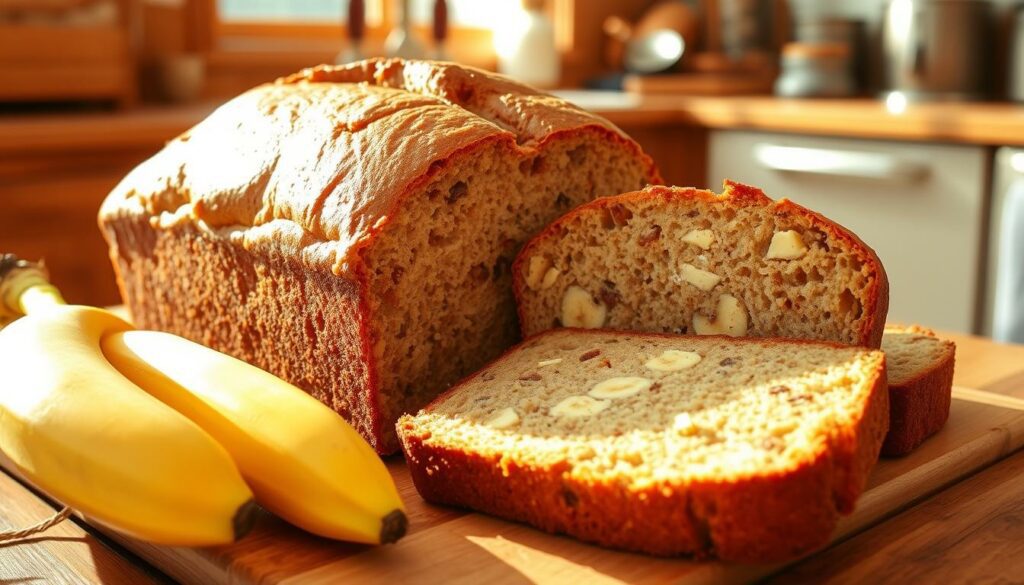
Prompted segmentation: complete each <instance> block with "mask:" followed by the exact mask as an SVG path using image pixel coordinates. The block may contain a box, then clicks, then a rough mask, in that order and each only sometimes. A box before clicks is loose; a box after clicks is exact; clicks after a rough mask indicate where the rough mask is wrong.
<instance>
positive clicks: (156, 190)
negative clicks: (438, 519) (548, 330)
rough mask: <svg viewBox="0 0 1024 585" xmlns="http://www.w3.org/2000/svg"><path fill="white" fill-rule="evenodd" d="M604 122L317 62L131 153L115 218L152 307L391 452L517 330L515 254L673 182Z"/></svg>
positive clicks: (103, 217) (428, 79) (408, 66)
mask: <svg viewBox="0 0 1024 585" xmlns="http://www.w3.org/2000/svg"><path fill="white" fill-rule="evenodd" d="M658 181H659V176H658V172H657V170H656V169H655V167H654V165H653V163H652V161H651V159H650V158H649V157H648V156H646V155H645V154H644V153H643V152H642V151H641V150H640V148H639V146H637V144H636V143H635V142H633V141H632V140H630V139H629V138H628V137H627V136H625V135H624V134H623V133H622V132H621V131H620V130H618V129H617V128H616V127H614V126H613V125H612V124H610V123H609V122H607V121H605V120H603V119H601V118H599V117H597V116H595V115H592V114H589V113H587V112H584V111H582V110H580V109H578V108H576V107H574V106H572V105H570V104H568V103H566V102H564V101H562V100H559V99H557V98H555V97H552V96H549V95H545V94H541V93H538V92H537V91H535V90H533V89H531V88H529V87H526V86H523V85H520V84H517V83H514V82H512V81H510V80H508V79H505V78H503V77H500V76H497V75H492V74H488V73H485V72H483V71H479V70H475V69H471V68H464V67H460V66H457V65H453V64H445V63H433V62H424V61H401V60H369V61H363V62H359V63H355V64H352V65H347V66H342V67H318V68H315V69H310V70H306V71H303V72H301V73H299V74H297V75H295V76H292V77H290V78H287V79H284V80H281V81H278V82H277V83H273V84H268V85H264V86H260V87H257V88H255V89H253V90H251V91H249V92H247V93H245V94H243V95H241V96H240V97H238V98H235V99H234V100H232V101H230V102H229V103H227V104H226V105H224V106H223V107H221V108H220V109H218V110H217V111H216V112H215V113H213V114H212V115H211V116H210V117H209V118H208V119H206V120H205V121H203V122H202V123H200V124H199V125H198V126H196V127H195V128H193V129H192V130H190V131H188V132H186V133H185V134H183V135H181V136H179V137H178V138H177V139H175V140H173V141H171V142H170V143H169V144H168V145H167V146H166V148H164V149H163V150H162V151H161V152H159V153H158V154H157V155H155V156H154V157H153V158H151V159H150V160H148V161H146V162H144V163H143V164H142V165H140V166H139V167H138V168H137V169H135V170H134V171H132V172H131V174H129V175H128V176H127V177H126V178H125V179H124V180H123V181H122V182H121V184H120V185H118V186H117V187H116V188H115V189H114V191H113V192H112V193H111V194H110V196H109V197H108V198H107V200H106V202H105V203H104V205H103V208H102V209H101V212H100V224H101V227H102V229H103V232H104V234H105V236H106V238H107V240H108V242H109V244H110V255H111V259H112V261H113V262H114V266H115V269H116V271H117V273H118V278H119V284H120V287H121V291H122V294H123V297H124V300H125V302H126V303H127V304H128V307H129V308H130V310H131V314H132V317H133V319H134V320H135V323H136V324H137V325H138V326H140V327H145V328H153V329H162V330H166V331H171V332H174V333H177V334H179V335H183V336H185V337H188V338H190V339H193V340H196V341H199V342H201V343H204V344H206V345H209V346H211V347H214V348H216V349H218V350H221V351H224V352H226V353H229V354H231V355H234V356H236V357H239V358H241V359H244V360H246V361H249V362H251V363H253V364H256V365H258V366H260V367H263V368H265V369H267V370H269V371H271V372H273V373H275V374H277V375H279V376H281V377H283V378H284V379H286V380H288V381H290V382H292V383H294V384H296V385H298V386H300V387H302V388H304V389H306V390H308V391H310V392H311V393H313V394H314V395H315V396H316V397H317V398H319V399H320V400H322V401H324V402H325V403H327V404H328V405H330V406H332V407H333V408H335V409H336V410H337V411H338V412H340V413H341V414H342V415H343V416H345V417H346V418H347V419H348V420H349V421H351V422H352V423H353V424H354V425H355V426H356V428H358V429H359V431H360V432H361V433H362V434H363V436H365V437H366V438H367V439H368V440H369V441H370V442H371V444H373V446H374V447H375V448H376V449H377V450H378V451H379V452H381V453H388V452H393V451H395V450H396V449H397V448H398V443H397V441H396V438H395V430H394V423H395V420H396V419H397V418H398V416H399V415H400V414H402V413H403V412H408V411H415V410H416V409H417V408H419V407H421V406H423V405H424V404H426V403H427V402H429V400H430V399H432V398H433V397H435V396H436V395H437V394H438V393H439V392H440V391H442V390H443V389H444V388H446V387H447V386H449V385H450V384H451V383H453V382H455V381H456V380H458V379H459V378H460V377H462V376H464V375H465V374H467V373H469V372H471V371H473V370H474V369H476V368H477V367H479V366H480V365H482V364H484V363H486V362H487V361H488V360H489V359H491V358H493V357H495V356H496V355H498V354H499V353H500V352H501V351H503V350H504V349H506V348H507V347H508V346H509V345H511V344H513V343H514V342H515V341H516V340H517V338H518V332H517V326H516V319H515V308H514V301H513V297H512V292H511V275H510V266H511V261H512V259H513V258H514V257H515V254H516V252H517V251H518V250H519V247H520V246H521V245H522V243H523V242H525V241H526V239H527V238H529V237H530V236H532V235H534V234H535V233H536V232H537V231H539V230H540V229H541V228H542V227H543V226H545V225H546V224H547V223H549V222H550V221H551V220H553V219H554V218H555V217H557V216H558V215H560V214H561V213H564V212H565V211H566V210H568V209H570V208H571V207H573V206H575V205H577V204H579V203H581V202H583V201H586V200H590V199H593V198H595V197H597V196H600V195H609V194H614V193H620V192H623V191H628V190H631V189H637V188H639V187H641V186H642V185H644V184H647V183H651V182H658Z"/></svg>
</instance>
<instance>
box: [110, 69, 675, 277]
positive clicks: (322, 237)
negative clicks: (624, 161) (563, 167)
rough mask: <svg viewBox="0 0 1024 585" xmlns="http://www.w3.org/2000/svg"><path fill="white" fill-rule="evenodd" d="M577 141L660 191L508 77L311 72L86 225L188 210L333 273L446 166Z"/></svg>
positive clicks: (582, 119)
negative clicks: (309, 245)
mask: <svg viewBox="0 0 1024 585" xmlns="http://www.w3.org/2000/svg"><path fill="white" fill-rule="evenodd" d="M585 131H590V132H597V133H599V134H600V135H601V136H602V138H605V139H608V140H611V141H614V142H618V143H620V144H621V145H623V146H624V147H626V148H628V149H629V150H631V151H632V152H633V153H634V154H635V155H636V156H637V157H638V158H641V159H643V160H644V161H645V164H646V165H647V169H648V175H649V177H650V179H651V181H652V182H657V181H659V180H660V176H659V175H658V172H657V169H656V167H655V166H654V163H653V161H652V160H651V159H650V157H648V156H647V155H645V154H643V152H642V151H641V149H640V147H639V146H638V145H637V144H636V143H635V142H633V141H632V140H630V139H629V138H628V137H626V136H625V135H624V134H623V133H622V131H621V130H619V129H618V128H616V127H615V126H614V125H613V124H611V123H610V122H608V121H607V120H604V119H603V118H601V117H599V116H596V115H594V114H591V113H589V112H586V111H584V110H581V109H579V108H577V107H576V106H573V105H572V104H569V103H568V102H565V101H563V100H560V99H558V98H555V97H553V96H550V95H547V94H542V93H539V92H538V91H537V90H535V89H533V88H530V87H528V86H525V85H522V84H519V83H515V82H513V81H511V80H509V79H506V78H503V77H500V76H497V75H494V74H491V73H487V72H484V71H480V70H477V69H473V68H468V67H463V66H459V65H455V64H451V63H437V62H430V61H403V60H401V59H370V60H366V61H361V62H357V63H352V64H349V65H344V66H326V65H322V66H319V67H315V68H312V69H307V70H304V71H302V72H300V73H298V74H295V75H292V76H290V77H288V78H285V79H282V80H279V81H278V82H277V83H273V84H265V85H262V86H259V87H256V88H254V89H252V90H250V91H248V92H246V93H245V94H242V95H241V96H239V97H237V98H235V99H233V100H231V101H230V102H228V103H227V104H225V105H224V106H222V107H221V108H219V109H218V110H217V111H216V112H214V113H213V114H212V115H211V116H210V117H209V118H207V119H206V120H204V121H203V122H201V123H200V124H199V125H197V126H196V127H195V128H193V129H191V130H189V131H187V132H185V133H184V134H182V135H181V136H179V137H178V138H176V139H175V140H173V141H171V142H170V143H168V145H167V146H166V147H165V148H164V150H163V151H162V152H161V153H159V154H158V155H157V156H155V157H153V158H152V159H150V160H149V161H146V162H145V163H143V164H142V165H140V166H139V167H138V168H136V169H135V170H133V171H132V172H131V173H130V174H129V175H128V176H127V177H126V178H125V179H124V180H123V181H122V182H121V183H120V184H119V185H118V186H117V187H116V188H115V189H114V191H113V192H112V193H111V194H110V196H109V197H108V198H107V200H106V201H105V202H104V205H103V208H102V210H101V213H100V215H101V218H105V217H112V216H116V215H119V214H126V213H127V214H140V215H144V216H148V217H154V216H159V215H160V214H161V213H162V212H175V211H177V210H179V209H180V208H182V207H184V206H191V209H190V210H189V211H190V212H191V213H190V216H191V218H192V219H193V220H194V221H202V222H203V223H204V224H205V226H208V227H211V228H217V227H228V226H230V227H253V226H260V225H265V224H268V223H270V222H274V221H287V222H294V223H295V224H297V225H298V226H299V227H301V228H302V229H303V230H304V232H305V233H306V234H308V236H309V237H310V238H313V239H316V240H318V241H321V242H330V243H334V242H336V243H337V245H331V246H325V247H323V248H321V249H320V250H318V251H317V252H316V254H314V255H313V256H314V259H315V261H316V262H317V263H318V264H323V263H326V265H327V266H330V268H331V269H332V270H333V271H334V272H335V273H336V274H345V273H347V272H349V271H350V270H352V268H353V263H354V262H355V261H357V260H356V258H355V256H356V254H355V253H356V252H357V251H358V249H359V248H361V247H363V246H365V245H367V244H368V243H369V242H370V241H372V238H373V236H374V235H375V233H376V232H379V231H380V229H382V226H383V224H384V222H386V221H387V220H388V219H389V218H391V217H393V216H394V215H395V212H396V210H398V209H400V207H401V205H402V201H403V200H404V198H405V197H407V196H408V195H409V194H410V193H411V192H412V191H414V190H415V187H416V185H417V184H422V183H424V182H426V181H429V179H430V178H431V177H433V176H435V175H436V174H437V173H438V172H440V170H441V168H442V166H443V165H445V164H446V163H447V161H450V160H451V159H453V158H456V157H458V156H460V155H465V154H468V153H469V152H470V151H472V150H474V149H476V148H482V147H483V146H484V145H486V144H488V143H492V142H503V143H505V144H507V145H508V146H509V147H510V148H511V149H514V150H517V151H520V153H521V154H523V156H528V154H529V152H532V151H535V150H536V149H538V148H542V147H543V145H544V144H545V143H547V142H549V141H551V140H552V139H554V138H556V137H558V136H559V135H562V134H565V133H578V132H585ZM396 160H397V161H401V164H395V161H396ZM275 243H276V242H275ZM289 252H290V250H289Z"/></svg>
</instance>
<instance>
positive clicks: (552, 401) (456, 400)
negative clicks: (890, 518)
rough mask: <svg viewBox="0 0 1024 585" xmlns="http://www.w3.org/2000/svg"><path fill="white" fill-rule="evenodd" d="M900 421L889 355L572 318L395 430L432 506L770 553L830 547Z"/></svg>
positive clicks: (733, 553) (690, 548)
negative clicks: (613, 327)
mask: <svg viewBox="0 0 1024 585" xmlns="http://www.w3.org/2000/svg"><path fill="white" fill-rule="evenodd" d="M888 420H889V419H888V395H887V393H886V387H885V357H884V355H883V354H882V352H880V351H877V350H870V349H866V348H860V347H851V346H845V345H840V344H833V343H823V342H812V341H795V340H782V339H753V338H745V339H733V338H729V337H723V336H714V337H697V336H675V335H666V334H650V333H647V334H645V333H627V332H614V331H607V330H583V329H557V330H552V331H548V332H545V333H542V334H540V335H538V336H536V337H534V338H531V339H528V340H527V341H525V342H523V343H522V344H520V345H519V346H517V347H515V348H513V349H512V350H510V351H509V352H508V353H506V354H505V355H504V356H503V357H501V358H499V359H498V360H497V361H495V362H493V363H491V364H490V365H488V366H485V367H484V368H483V369H482V370H480V371H479V372H477V373H476V374H474V375H473V376H471V377H469V378H468V379H466V380H464V381H463V382H462V383H460V384H459V385H458V386H456V387H454V388H453V389H452V390H450V391H449V392H447V393H445V394H443V395H442V396H441V397H439V398H438V399H437V400H435V401H434V402H433V403H431V404H430V405H429V406H427V407H426V408H425V409H424V410H422V411H421V412H420V413H419V414H417V415H408V416H404V417H402V418H401V419H400V421H399V424H398V432H399V437H400V439H401V441H402V445H403V449H404V451H405V455H406V459H407V461H408V464H409V468H410V470H411V472H412V477H413V481H414V482H415V485H416V488H417V489H418V490H419V492H420V493H421V494H422V495H423V497H424V498H426V499H427V500H430V501H433V502H439V503H444V504H451V505H457V506H464V507H468V508H472V509H476V510H480V511H483V512H487V513H490V514H494V515H497V516H501V517H504V518H508V519H512V520H517V521H522V522H526V523H529V524H532V525H534V526H536V527H539V528H541V529H543V530H546V531H549V532H555V533H565V534H569V535H572V536H575V537H577V538H580V539H582V540H585V541H589V542H593V543H597V544H600V545H604V546H608V547H613V548H621V549H626V550H633V551H642V552H646V553H651V554H656V555H679V554H692V555H697V556H707V555H716V556H718V557H720V558H723V559H728V560H735V561H749V562H771V561H779V560H784V559H789V558H793V557H795V556H797V555H800V554H803V553H805V552H807V551H809V550H811V549H814V548H815V547H818V546H820V545H822V544H824V543H825V542H826V541H827V540H828V538H829V535H830V534H831V533H832V531H833V529H834V528H835V525H836V522H837V519H838V516H839V514H845V513H849V512H850V511H851V510H852V509H853V506H854V502H855V501H856V499H857V497H858V496H859V495H860V493H861V491H862V490H863V488H864V485H865V482H866V480H867V476H868V473H869V472H870V470H871V468H872V466H873V465H874V464H875V462H876V461H877V458H878V453H879V448H880V447H881V444H882V439H883V437H884V435H885V432H886V427H887V424H888Z"/></svg>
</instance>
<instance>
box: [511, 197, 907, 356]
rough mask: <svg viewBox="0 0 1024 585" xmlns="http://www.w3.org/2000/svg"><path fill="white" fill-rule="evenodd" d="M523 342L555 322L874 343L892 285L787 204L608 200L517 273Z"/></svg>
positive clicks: (859, 246) (568, 225) (875, 265)
mask: <svg viewBox="0 0 1024 585" xmlns="http://www.w3.org/2000/svg"><path fill="white" fill-rule="evenodd" d="M513 275H514V287H515V292H516V298H517V301H518V306H519V317H520V326H521V328H522V330H523V334H524V335H527V336H528V335H532V334H534V333H537V332H539V331H543V330H545V329H550V328H552V327H558V326H572V327H588V328H589V327H610V328H614V329H628V330H640V331H654V332H674V333H696V334H701V335H704V334H727V335H750V336H769V337H771V336H781V337H795V338H803V339H821V340H830V341H837V342H841V343H848V344H855V345H864V346H869V347H878V346H879V343H880V342H881V339H882V329H883V327H884V324H885V315H886V312H887V311H888V307H889V284H888V281H887V279H886V276H885V270H884V269H883V268H882V263H881V262H880V261H879V260H878V257H877V256H876V255H875V253H874V251H872V250H871V248H869V247H868V246H867V245H866V244H864V242H862V241H860V240H859V239H858V238H857V237H856V236H855V235H853V234H852V233H850V232H849V231H848V230H846V229H845V228H843V227H842V226H840V225H838V224H836V223H834V222H832V221H830V220H828V219H826V218H824V217H822V216H821V215H818V214H817V213H814V212H812V211H809V210H807V209H805V208H803V207H801V206H799V205H797V204H795V203H793V202H791V201H788V200H786V199H782V200H779V201H773V200H771V199H769V198H768V197H767V196H765V195H764V193H762V192H761V191H759V190H758V189H755V188H753V187H747V186H745V185H740V184H737V183H732V182H729V181H727V182H726V184H725V193H723V194H722V195H716V194H714V193H712V192H710V191H703V190H698V189H683V188H678V187H675V188H673V187H648V188H646V189H644V190H643V191H637V192H633V193H626V194H624V195H618V196H614V197H605V198H602V199H598V200H596V201H592V202H590V203H587V204H584V205H582V206H580V207H578V208H576V209H574V210H573V211H571V212H569V213H568V214H566V215H564V216H563V217H561V218H560V219H558V220H557V221H555V222H554V223H553V224H552V225H551V226H549V227H548V229H546V230H544V231H543V232H542V233H541V234H540V235H538V236H537V237H536V238H534V239H533V240H532V241H530V242H529V243H528V244H527V245H526V246H525V247H524V248H523V250H522V252H521V253H520V254H519V256H518V257H517V259H516V262H515V264H514V266H513Z"/></svg>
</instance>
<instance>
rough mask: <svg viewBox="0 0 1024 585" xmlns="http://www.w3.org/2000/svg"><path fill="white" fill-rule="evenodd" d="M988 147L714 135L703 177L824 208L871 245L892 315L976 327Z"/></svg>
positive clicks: (953, 327)
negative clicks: (886, 280)
mask: <svg viewBox="0 0 1024 585" xmlns="http://www.w3.org/2000/svg"><path fill="white" fill-rule="evenodd" d="M989 156H990V155H989V152H988V150H987V149H986V148H984V147H980V146H959V145H957V146H952V145H933V144H915V143H901V142H897V143H894V142H880V141H868V140H851V139H845V138H828V137H810V136H794V135H781V134H766V133H759V132H740V131H718V132H714V133H713V134H712V136H711V142H710V148H709V163H708V167H709V168H708V178H709V180H710V181H711V183H712V184H713V185H717V184H721V181H722V180H724V179H726V178H728V179H733V180H735V181H740V182H743V183H749V184H751V185H755V186H757V187H760V188H762V189H763V190H764V191H765V193H767V194H768V195H769V196H770V197H773V198H776V199H778V198H781V197H788V198H790V199H792V200H793V201H796V202H797V203H799V204H801V205H804V206H805V207H808V208H810V209H813V210H815V211H818V212H820V213H823V214H824V215H826V216H828V217H830V218H831V219H833V220H835V221H836V222H838V223H840V224H842V225H844V226H846V227H847V228H849V229H850V230H852V231H853V232H854V233H856V234H857V235H858V236H860V238H861V239H862V240H864V241H865V242H866V243H867V244H868V245H869V246H871V247H872V248H874V249H875V251H876V252H877V253H878V256H879V258H881V259H882V263H883V264H884V265H885V270H886V273H887V274H888V276H889V286H890V295H889V299H890V305H889V321H890V322H902V323H920V324H922V325H927V326H929V327H936V328H941V329H948V330H953V331H959V332H965V333H969V332H975V330H976V328H977V323H976V315H977V313H978V310H977V303H978V302H979V294H978V289H979V285H980V282H981V266H982V239H983V234H982V231H983V226H984V219H983V211H984V207H985V205H984V202H985V192H986V187H987V180H988V176H987V173H988V171H987V169H988V168H989V165H988V157H989Z"/></svg>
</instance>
